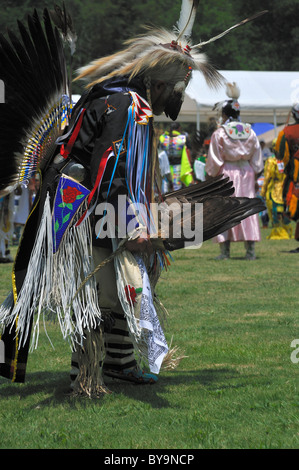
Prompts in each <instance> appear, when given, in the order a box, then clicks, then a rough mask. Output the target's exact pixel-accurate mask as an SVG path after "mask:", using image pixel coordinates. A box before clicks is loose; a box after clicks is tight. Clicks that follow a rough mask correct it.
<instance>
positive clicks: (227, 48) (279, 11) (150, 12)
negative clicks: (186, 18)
mask: <svg viewBox="0 0 299 470" xmlns="http://www.w3.org/2000/svg"><path fill="white" fill-rule="evenodd" d="M54 3H55V2H54V0H53V1H49V0H25V1H22V2H21V1H19V0H18V1H11V0H3V1H2V4H1V16H0V31H1V32H4V31H5V29H6V28H7V27H8V28H11V29H13V30H16V28H17V27H16V20H17V19H21V20H24V19H25V18H26V15H27V14H29V13H32V12H33V10H34V8H36V9H37V11H38V12H39V13H40V14H42V11H43V8H44V7H45V6H47V7H49V8H53V5H54ZM57 3H60V2H57ZM65 3H66V5H67V7H68V9H69V11H70V12H71V14H72V17H73V20H74V24H75V28H76V31H77V35H78V41H77V51H76V54H75V56H74V69H76V68H78V67H80V66H82V65H85V64H86V63H88V62H89V61H91V60H93V59H95V58H97V57H101V56H104V55H108V54H111V53H113V52H115V51H117V50H119V49H120V48H121V47H122V44H123V41H125V40H126V39H128V38H130V37H132V36H134V35H136V34H140V33H142V32H143V31H144V30H143V26H144V25H154V26H158V27H165V28H168V29H171V28H172V27H173V25H174V24H175V23H176V21H177V20H178V17H179V12H180V7H181V1H180V0H176V1H175V2H173V1H170V0H164V1H162V0H143V1H138V2H128V1H125V0H113V1H112V0H105V1H98V0H85V1H84V2H83V1H81V0H66V1H65ZM298 6H299V1H298V0H295V1H294V0H274V1H273V0H272V1H271V0H262V1H260V0H253V1H251V2H246V1H245V0H239V1H236V0H231V1H226V2H223V1H222V0H213V1H212V0H208V1H206V2H200V6H199V11H198V15H197V19H196V22H195V25H194V30H193V36H192V39H193V42H194V43H199V42H200V41H202V40H207V39H209V38H211V37H212V36H215V35H217V34H218V33H220V32H222V31H223V30H225V29H227V28H229V27H231V26H232V25H234V24H236V23H238V22H239V21H240V20H243V19H244V18H246V17H248V16H250V15H252V14H253V13H255V12H258V11H261V10H265V9H268V10H269V13H268V14H267V15H265V16H263V17H262V18H259V19H257V20H256V21H254V22H252V23H249V24H246V25H245V26H243V27H241V28H239V29H237V30H235V31H233V32H231V33H230V34H229V35H227V36H226V37H225V38H223V39H220V40H219V41H216V42H215V43H212V44H210V45H208V46H206V47H205V48H204V52H205V53H207V55H208V57H209V58H210V60H211V62H213V63H214V64H215V65H216V67H218V68H219V69H226V70H230V69H231V70H238V69H239V70H269V71H271V70H297V69H298V66H299V58H298V53H297V51H298V46H299V34H298V28H299V27H298V24H297V16H298V15H297V12H298ZM76 90H77V91H78V85H75V89H74V91H76Z"/></svg>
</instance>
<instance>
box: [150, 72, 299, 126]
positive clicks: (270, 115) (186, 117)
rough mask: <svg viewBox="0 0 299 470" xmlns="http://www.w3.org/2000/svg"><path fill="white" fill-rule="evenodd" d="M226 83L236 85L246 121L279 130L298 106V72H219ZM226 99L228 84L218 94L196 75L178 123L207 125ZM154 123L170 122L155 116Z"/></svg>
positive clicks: (195, 73)
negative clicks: (291, 110)
mask: <svg viewBox="0 0 299 470" xmlns="http://www.w3.org/2000/svg"><path fill="white" fill-rule="evenodd" d="M220 73H221V74H222V75H223V77H224V78H225V80H226V81H227V82H236V84H237V85H238V87H239V88H240V98H239V103H240V108H241V117H242V120H243V121H246V122H250V123H254V122H269V123H273V124H274V126H275V127H276V126H277V125H278V124H284V123H285V122H286V121H287V119H288V115H289V112H290V108H291V106H292V105H293V104H294V103H295V102H299V72H256V71H243V70H242V71H240V70H220ZM225 99H227V95H226V87H225V84H224V85H223V86H221V87H220V88H219V89H218V90H214V89H211V88H209V87H208V85H207V84H206V82H205V79H204V77H203V75H202V74H201V73H200V72H198V71H194V72H193V74H192V79H191V81H190V83H189V85H188V87H187V89H186V97H185V101H184V103H183V106H182V109H181V112H180V114H179V116H178V119H177V120H178V121H181V122H196V123H197V127H198V128H199V127H200V123H201V122H207V121H208V120H209V118H210V117H216V111H213V107H214V105H215V103H217V102H219V101H224V100H225ZM155 121H160V122H171V120H170V119H169V118H166V116H165V115H163V116H156V118H155Z"/></svg>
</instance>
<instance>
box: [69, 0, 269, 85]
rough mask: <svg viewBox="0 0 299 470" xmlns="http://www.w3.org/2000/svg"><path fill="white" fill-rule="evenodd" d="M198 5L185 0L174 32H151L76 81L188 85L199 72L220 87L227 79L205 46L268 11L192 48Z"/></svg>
mask: <svg viewBox="0 0 299 470" xmlns="http://www.w3.org/2000/svg"><path fill="white" fill-rule="evenodd" d="M198 4H199V1H198V0H182V6H181V12H180V18H179V21H178V22H177V24H176V25H175V27H174V29H173V31H167V30H165V29H159V30H154V29H148V32H147V33H145V34H143V35H140V36H137V37H136V38H134V39H130V40H128V41H126V42H125V43H124V45H125V46H126V47H125V48H124V49H123V50H122V51H120V52H117V53H115V54H112V55H110V56H107V57H102V58H100V59H97V60H94V61H93V62H91V63H90V64H88V65H87V66H85V67H82V68H80V69H79V70H78V76H77V78H76V80H79V79H83V80H85V81H86V82H87V85H86V87H87V88H90V87H92V86H94V85H95V84H97V83H101V82H103V81H104V80H107V79H110V78H112V77H115V76H120V75H122V76H124V75H126V76H128V77H129V79H132V78H133V77H135V76H136V75H141V76H144V77H150V78H152V79H158V80H164V81H168V82H169V83H177V82H183V83H184V84H185V86H186V85H187V84H188V81H189V79H190V76H191V72H192V70H199V71H200V72H202V73H203V75H204V77H205V79H206V81H207V83H208V85H209V86H212V87H218V86H219V85H220V84H222V82H223V81H224V78H223V77H222V76H221V74H220V73H219V72H218V71H217V70H216V69H215V68H214V67H213V66H212V65H211V64H209V62H208V59H207V57H206V55H205V54H204V53H202V51H201V48H202V46H204V45H205V44H208V43H210V42H213V41H216V40H217V39H220V38H221V37H223V36H224V35H225V34H228V33H229V32H230V31H231V30H233V29H235V28H237V27H238V26H242V25H244V24H246V23H247V22H249V21H252V20H253V19H255V18H258V17H259V16H261V15H263V14H264V13H266V11H263V12H260V13H258V14H256V15H253V16H251V17H250V18H247V19H245V20H243V21H241V22H240V23H238V24H236V25H234V26H232V27H231V28H229V29H228V30H226V31H224V32H223V33H221V34H219V35H218V36H215V37H214V38H212V39H210V40H209V41H205V42H202V43H200V44H197V45H192V43H191V34H192V29H193V25H194V21H195V16H196V12H197V8H198Z"/></svg>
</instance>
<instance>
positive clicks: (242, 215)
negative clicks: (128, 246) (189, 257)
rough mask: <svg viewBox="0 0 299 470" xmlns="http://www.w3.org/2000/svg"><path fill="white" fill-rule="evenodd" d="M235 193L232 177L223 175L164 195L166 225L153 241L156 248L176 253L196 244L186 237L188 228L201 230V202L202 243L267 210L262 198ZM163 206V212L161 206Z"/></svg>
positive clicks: (161, 225) (193, 231) (163, 214)
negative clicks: (198, 223)
mask: <svg viewBox="0 0 299 470" xmlns="http://www.w3.org/2000/svg"><path fill="white" fill-rule="evenodd" d="M234 191H235V190H234V187H233V183H232V182H231V181H230V180H229V178H223V176H222V175H220V176H217V177H214V178H209V179H208V180H207V181H204V182H199V183H197V184H194V185H191V186H189V187H188V188H182V189H180V190H178V191H173V192H171V193H168V194H166V195H164V202H163V204H162V211H161V213H162V216H163V217H164V219H163V220H164V223H161V222H160V230H159V236H158V238H156V239H155V237H154V238H153V239H152V243H153V246H154V247H158V246H160V248H162V247H164V248H165V249H167V250H169V251H174V250H178V249H180V248H184V247H185V246H186V244H187V243H188V245H189V246H190V245H192V240H190V239H189V237H188V236H186V235H184V227H186V226H187V227H188V228H189V229H190V231H191V232H192V233H195V230H197V229H198V227H196V216H197V213H196V204H199V203H202V209H203V212H202V216H203V220H202V227H200V229H201V228H202V236H201V241H206V240H208V239H210V238H213V237H215V236H216V235H219V234H220V233H223V232H225V231H226V230H228V229H230V228H232V227H234V226H236V225H238V224H239V223H240V222H241V221H242V220H243V219H246V218H247V217H249V216H251V215H254V214H256V213H258V212H261V211H263V210H264V209H265V206H264V204H263V203H262V201H261V200H260V199H259V198H246V197H234V196H233V194H234ZM186 204H188V206H189V211H188V213H187V216H186V215H185V213H184V205H186ZM159 207H160V210H161V204H160V206H159ZM165 222H167V224H166V225H167V227H166V229H167V231H166V232H167V233H166V235H165V229H164V227H163V225H164V224H165ZM189 233H190V232H189ZM161 242H162V243H161ZM195 242H196V237H195V239H194V243H195Z"/></svg>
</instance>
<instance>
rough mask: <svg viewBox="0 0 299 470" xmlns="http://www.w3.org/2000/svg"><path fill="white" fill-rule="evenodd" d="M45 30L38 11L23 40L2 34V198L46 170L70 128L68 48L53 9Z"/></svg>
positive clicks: (22, 31) (23, 29)
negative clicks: (53, 20)
mask: <svg viewBox="0 0 299 470" xmlns="http://www.w3.org/2000/svg"><path fill="white" fill-rule="evenodd" d="M43 23H44V24H43V25H42V22H41V21H40V19H39V16H38V14H37V12H36V11H35V12H34V14H33V15H32V16H28V22H27V26H26V27H25V26H24V24H22V23H21V22H18V28H19V36H20V37H17V36H16V35H15V34H14V33H13V32H11V31H8V39H6V38H5V37H4V36H3V35H2V34H0V79H1V80H3V82H4V85H5V103H4V104H2V105H1V106H0V165H1V176H0V195H3V194H5V193H7V192H9V191H10V190H12V189H13V187H15V186H17V185H18V184H20V183H23V182H24V183H26V181H27V180H28V179H29V178H30V177H31V176H32V175H33V174H34V172H35V171H36V170H37V169H38V168H41V169H42V168H43V167H45V165H46V164H47V162H48V161H49V159H50V158H51V157H52V155H53V152H54V149H55V148H56V145H55V141H56V139H57V137H59V136H60V135H61V134H62V133H63V130H64V128H65V126H66V125H67V124H68V120H69V117H70V97H69V95H68V91H69V86H68V76H67V69H66V63H65V57H64V51H63V44H62V41H61V38H60V35H59V33H58V31H57V29H56V28H55V29H54V28H53V26H52V24H51V20H50V15H49V12H48V10H47V9H45V10H44V15H43Z"/></svg>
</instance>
